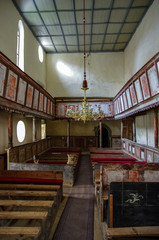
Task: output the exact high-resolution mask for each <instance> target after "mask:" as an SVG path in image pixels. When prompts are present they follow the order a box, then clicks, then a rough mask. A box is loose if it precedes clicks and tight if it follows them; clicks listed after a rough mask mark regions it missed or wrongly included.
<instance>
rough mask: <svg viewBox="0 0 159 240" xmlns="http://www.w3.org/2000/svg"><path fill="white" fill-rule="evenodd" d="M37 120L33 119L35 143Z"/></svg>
mask: <svg viewBox="0 0 159 240" xmlns="http://www.w3.org/2000/svg"><path fill="white" fill-rule="evenodd" d="M36 137H37V136H36V118H35V117H33V142H35V141H36Z"/></svg>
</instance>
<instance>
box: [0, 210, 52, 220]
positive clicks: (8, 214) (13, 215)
mask: <svg viewBox="0 0 159 240" xmlns="http://www.w3.org/2000/svg"><path fill="white" fill-rule="evenodd" d="M47 216H48V212H47V211H43V212H28V211H23V212H22V211H20V212H18V211H16V212H13V211H4V212H0V219H40V220H46V218H47Z"/></svg>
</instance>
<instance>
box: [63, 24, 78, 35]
mask: <svg viewBox="0 0 159 240" xmlns="http://www.w3.org/2000/svg"><path fill="white" fill-rule="evenodd" d="M62 29H63V31H64V34H65V35H68V34H77V32H76V26H75V25H62Z"/></svg>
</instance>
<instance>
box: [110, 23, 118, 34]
mask: <svg viewBox="0 0 159 240" xmlns="http://www.w3.org/2000/svg"><path fill="white" fill-rule="evenodd" d="M120 27H121V24H109V25H108V29H107V33H118V32H119V30H120Z"/></svg>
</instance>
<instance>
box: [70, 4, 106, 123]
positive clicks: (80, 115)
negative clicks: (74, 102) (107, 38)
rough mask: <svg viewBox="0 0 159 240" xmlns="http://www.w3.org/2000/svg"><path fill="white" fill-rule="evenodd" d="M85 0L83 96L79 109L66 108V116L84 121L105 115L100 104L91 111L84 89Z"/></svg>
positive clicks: (86, 88) (85, 88)
mask: <svg viewBox="0 0 159 240" xmlns="http://www.w3.org/2000/svg"><path fill="white" fill-rule="evenodd" d="M85 23H86V18H85V0H83V29H84V80H83V84H82V88H81V89H82V90H83V91H84V98H83V102H82V104H81V109H80V110H79V111H76V110H75V112H74V111H73V110H72V109H68V110H67V112H66V117H67V118H73V119H75V120H78V121H80V120H82V121H84V123H85V122H86V121H88V120H101V119H103V118H104V117H105V114H104V112H103V111H102V110H101V106H100V105H98V112H93V108H91V109H90V107H89V104H88V102H87V98H86V91H87V90H88V89H89V88H88V87H87V80H86V44H85Z"/></svg>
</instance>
